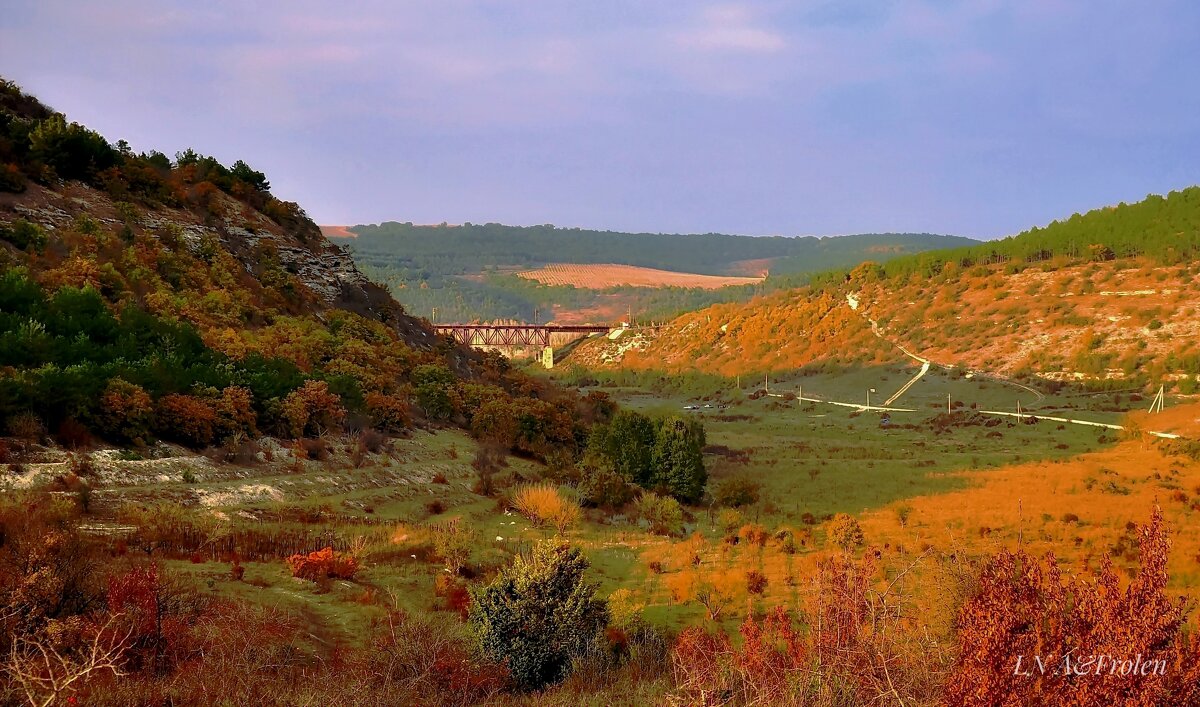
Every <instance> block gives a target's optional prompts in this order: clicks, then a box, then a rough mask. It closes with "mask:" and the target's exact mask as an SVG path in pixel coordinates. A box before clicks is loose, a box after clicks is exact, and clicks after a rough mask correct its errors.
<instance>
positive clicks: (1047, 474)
mask: <svg viewBox="0 0 1200 707" xmlns="http://www.w3.org/2000/svg"><path fill="white" fill-rule="evenodd" d="M914 370H915V369H912V368H908V367H890V368H883V367H881V368H872V369H862V370H855V371H829V372H818V373H814V374H811V375H801V374H796V375H794V376H790V377H784V376H775V377H772V378H771V379H770V380H769V381H768V385H769V388H770V391H771V393H772V394H771V395H767V396H758V397H756V396H755V393H754V391H755V390H757V389H759V388H761V387H762V380H761V379H760V380H758V381H755V382H754V384H751V382H750V381H747V380H742V381H741V386H742V387H741V390H739V389H738V387H737V381H736V380H733V381H725V380H721V379H717V378H705V377H694V378H689V379H678V380H664V379H658V378H655V377H652V376H645V375H643V376H642V377H640V379H635V378H629V377H625V378H617V379H608V380H595V379H592V378H588V377H582V378H581V377H579V376H578V374H572V373H570V372H566V373H562V374H559V375H560V376H561V378H562V380H563V381H565V382H568V383H585V384H589V385H588V386H587V387H588V389H595V390H601V391H604V392H607V393H608V394H610V395H611V396H612V397H613V398H614V399H615V400H616V401H617V402H619V403H620V404H621V405H622V406H626V407H629V408H632V409H636V410H639V411H642V412H646V413H653V414H669V413H676V414H681V415H692V416H697V417H699V418H700V419H701V420H702V421H703V422H704V425H705V429H706V433H707V442H708V445H709V446H708V449H707V453H706V463H707V466H708V469H709V473H710V478H709V489H710V491H711V490H713V489H717V488H719V487H720V486H721V485H722V483H723V482H726V481H727V480H729V479H748V480H751V481H752V482H753V484H754V485H755V486H757V494H756V495H757V500H756V501H754V502H752V503H748V504H745V505H743V506H741V507H739V508H736V509H726V508H720V507H717V506H715V505H707V506H699V507H692V508H690V509H688V513H687V516H686V517H685V523H684V527H683V533H682V534H681V535H679V536H676V537H664V536H661V535H654V534H651V533H649V532H648V531H647V530H646V529H645V528H644V527H643V526H639V525H638V524H637V523H635V522H632V521H631V520H629V519H628V518H627V517H626V516H624V515H622V513H621V512H620V511H618V512H615V513H613V514H609V513H604V512H602V511H600V510H598V509H589V510H587V511H586V512H585V514H584V516H583V519H582V521H581V522H580V523H579V524H577V525H576V526H575V527H573V528H571V529H569V530H567V531H566V533H565V535H566V537H567V538H568V539H569V540H570V541H571V542H573V543H575V544H577V545H579V546H581V547H582V548H583V549H584V550H585V553H586V556H587V558H588V559H589V561H590V562H591V564H592V569H591V570H590V575H591V578H592V580H593V581H595V582H598V583H599V585H600V589H601V594H602V595H605V596H609V595H612V594H613V593H614V592H618V590H624V591H622V592H621V595H620V596H621V598H622V601H623V602H626V603H628V604H630V605H632V606H634V607H639V608H641V609H642V611H643V613H644V615H645V616H646V617H647V618H648V619H649V620H651V621H653V622H656V623H658V624H660V625H665V626H669V627H673V628H679V627H682V626H684V625H688V624H694V623H697V622H701V623H702V622H704V621H706V620H708V618H707V617H708V615H709V611H708V608H707V607H705V606H703V605H702V604H701V603H700V602H699V601H697V600H696V599H697V596H698V594H700V593H701V592H702V591H703V590H709V591H708V596H714V595H715V596H716V597H717V598H716V599H715V600H714V602H713V603H714V605H716V606H717V607H718V612H717V615H716V618H715V619H714V621H715V622H716V623H720V624H722V625H724V626H725V627H726V628H729V629H732V628H734V627H736V624H737V623H738V622H739V621H740V620H741V618H742V617H744V616H745V615H746V612H747V611H758V610H761V609H762V608H764V607H767V606H772V605H776V604H789V605H795V604H797V603H798V602H799V601H801V599H802V598H803V595H804V594H805V593H806V592H807V591H810V590H811V586H810V582H809V580H808V579H807V578H808V577H810V576H811V575H812V572H813V569H814V566H815V564H814V563H815V562H816V561H817V560H818V559H819V558H820V557H822V556H824V555H825V554H827V553H829V552H831V551H834V548H833V546H832V545H831V543H830V542H829V541H828V540H827V532H826V527H827V521H828V520H829V519H830V518H831V517H832V516H833V515H834V514H838V513H846V514H850V515H852V516H854V517H855V518H856V519H857V520H858V521H859V523H860V524H861V527H862V529H863V531H864V536H865V537H864V543H863V547H865V548H873V549H872V550H870V551H875V550H874V549H878V552H879V557H880V573H881V574H880V577H881V578H885V577H887V576H889V575H894V574H896V573H899V572H900V571H902V570H903V569H904V568H905V567H908V566H909V565H910V564H916V565H918V567H917V568H916V569H914V570H913V571H912V572H911V580H912V581H913V586H914V589H913V591H914V595H915V596H918V597H919V596H920V595H921V593H922V592H921V588H922V586H923V585H925V584H926V583H928V584H929V586H930V587H932V586H934V583H935V582H937V581H939V580H937V579H936V578H937V577H938V576H941V575H944V574H945V573H947V572H949V573H951V574H953V573H954V571H955V570H954V567H946V566H945V564H946V561H945V558H946V557H947V556H951V555H953V554H954V553H955V551H956V550H963V551H964V552H963V553H962V555H963V557H967V556H970V555H975V554H978V553H980V552H983V551H987V550H994V549H996V548H998V547H999V546H1001V545H1012V544H1014V543H1017V542H1021V543H1023V544H1026V545H1028V546H1029V547H1031V548H1033V549H1035V550H1037V551H1038V552H1041V551H1043V550H1051V549H1052V550H1054V551H1055V552H1056V554H1057V555H1058V557H1060V558H1062V559H1063V560H1064V562H1077V561H1083V560H1084V559H1086V558H1091V559H1095V558H1097V557H1098V556H1100V555H1102V554H1105V553H1108V552H1111V551H1114V550H1115V551H1116V553H1117V556H1118V558H1117V559H1118V562H1119V563H1121V562H1125V563H1127V564H1132V562H1133V560H1135V559H1136V557H1134V556H1133V555H1131V554H1130V553H1131V552H1134V551H1133V550H1132V549H1131V548H1132V547H1133V544H1132V538H1131V535H1130V532H1131V531H1130V530H1129V529H1128V528H1127V527H1126V524H1127V523H1130V522H1141V521H1143V520H1144V519H1145V517H1147V516H1148V515H1149V512H1150V509H1151V507H1152V504H1153V503H1154V502H1155V501H1156V500H1157V501H1158V502H1159V503H1160V504H1163V505H1164V510H1165V511H1166V513H1167V516H1168V520H1170V521H1172V522H1173V523H1174V524H1175V525H1176V529H1177V536H1176V537H1177V550H1176V555H1177V557H1173V562H1174V565H1175V566H1174V567H1173V570H1174V572H1173V574H1174V585H1175V586H1176V587H1178V588H1180V589H1187V590H1195V589H1196V588H1197V587H1198V586H1200V572H1197V565H1196V561H1195V553H1196V550H1197V538H1196V533H1195V532H1194V531H1192V530H1189V529H1188V528H1187V522H1188V519H1189V518H1190V517H1191V515H1192V514H1193V512H1194V510H1193V509H1192V507H1191V506H1189V505H1188V503H1189V501H1190V499H1191V497H1192V496H1200V466H1198V465H1197V464H1196V463H1195V462H1193V461H1190V460H1187V459H1184V458H1181V457H1167V456H1163V455H1162V453H1161V452H1160V451H1159V445H1158V444H1157V443H1155V442H1146V441H1143V440H1140V439H1139V440H1124V441H1123V440H1122V436H1121V433H1120V432H1118V431H1114V430H1107V429H1103V428H1095V427H1086V426H1081V425H1072V424H1059V423H1052V422H1044V421H1043V422H1038V423H1036V424H1025V423H1021V422H1018V421H1016V420H1015V419H1012V418H997V417H995V416H986V415H981V414H978V413H976V412H975V411H973V409H972V408H973V407H975V408H978V409H981V410H982V409H1015V406H1016V402H1017V400H1021V401H1022V405H1023V407H1024V409H1027V410H1029V411H1030V412H1033V413H1042V414H1057V415H1062V416H1066V417H1076V418H1082V419H1091V420H1097V421H1106V422H1107V421H1117V420H1118V419H1120V415H1119V414H1118V413H1117V412H1115V410H1117V409H1120V408H1121V407H1122V406H1129V405H1130V404H1131V401H1130V400H1129V398H1128V396H1127V394H1121V393H1104V394H1088V395H1083V394H1070V393H1063V394H1058V395H1046V396H1045V397H1044V398H1043V399H1042V400H1040V401H1038V400H1036V399H1035V398H1034V396H1033V394H1032V393H1029V392H1027V391H1024V390H1021V389H1020V388H1016V387H1014V386H1012V385H1009V384H1006V383H1001V382H992V381H985V380H978V379H968V378H964V377H961V376H956V375H952V374H947V373H945V372H940V371H937V370H936V369H935V370H934V371H931V372H930V373H929V374H928V375H927V376H926V377H925V378H924V379H922V380H921V381H920V382H918V383H917V384H916V385H915V386H914V387H913V388H912V389H911V390H910V391H909V393H908V394H907V395H906V396H905V397H904V398H902V399H901V400H899V401H897V403H896V404H895V405H896V407H907V408H911V409H913V412H892V413H891V414H890V420H889V423H888V424H886V425H885V424H883V423H882V420H881V413H880V412H878V411H871V412H862V411H859V410H857V409H854V408H848V407H838V406H834V405H829V404H825V403H822V402H813V401H809V400H807V399H808V398H822V399H831V400H857V399H858V397H859V396H860V394H861V397H862V398H863V399H864V400H865V391H866V389H867V388H870V387H873V388H875V390H876V393H875V394H873V396H872V402H873V403H875V404H879V403H881V402H882V400H883V399H885V398H886V397H887V396H888V395H890V393H891V392H893V391H895V390H896V389H898V388H899V387H900V386H901V385H903V384H904V382H906V381H907V380H908V379H909V378H910V377H911V375H912V374H913V372H914ZM801 386H803V390H804V396H805V398H806V401H805V402H804V403H803V404H801V403H800V402H799V401H798V400H796V399H795V398H794V393H795V391H798V390H799V389H800V387H801ZM947 392H949V393H950V395H951V400H952V404H953V405H955V407H954V413H953V414H952V415H946V414H945V405H946V393H947ZM789 394H791V395H789ZM777 396H779V397H777ZM1136 403H1137V401H1136V400H1135V401H1134V402H1133V403H1132V404H1136ZM685 406H698V409H696V410H685V409H684V408H685ZM706 406H711V407H706ZM1146 424H1147V425H1149V424H1150V423H1146ZM331 451H333V452H334V456H333V458H334V459H345V458H346V457H347V455H345V454H338V453H337V452H338V450H337V449H336V445H335V448H334V449H333V450H331ZM474 454H475V443H474V442H473V441H472V440H471V439H470V438H468V437H467V436H466V435H465V434H462V433H460V432H456V431H453V430H439V431H438V432H437V434H430V433H429V432H425V431H417V432H414V433H413V434H412V436H411V437H409V438H407V439H399V440H395V441H394V442H393V443H392V448H391V450H390V452H387V453H381V454H376V455H370V456H369V457H368V458H367V459H365V460H363V463H362V466H360V467H354V466H351V465H350V464H348V463H345V462H341V463H335V462H332V461H327V462H315V461H303V462H293V463H291V464H290V465H285V466H281V465H280V464H274V465H272V464H265V465H260V466H259V467H258V469H259V470H260V471H261V475H258V476H256V475H255V473H256V472H255V471H254V469H255V467H250V468H248V469H245V468H243V469H239V470H238V471H237V473H236V474H235V475H233V476H225V475H223V474H225V471H226V467H224V466H215V467H212V473H211V474H205V473H200V474H198V475H196V476H193V477H190V478H187V479H186V480H185V478H179V479H169V480H166V481H164V480H163V479H161V478H157V477H156V478H154V479H147V480H145V483H139V482H137V480H136V479H133V480H130V481H129V482H128V483H126V484H125V485H123V486H120V487H110V488H109V489H108V490H106V491H104V492H102V493H101V494H100V498H99V500H100V502H106V501H116V500H117V498H123V499H127V500H137V501H139V502H141V503H144V504H150V506H149V507H152V508H161V507H160V506H157V505H154V501H155V499H162V498H164V497H168V498H170V497H174V498H176V499H181V500H184V502H185V505H193V506H194V507H193V508H191V509H189V510H186V511H178V510H176V511H174V512H178V513H182V514H184V515H188V514H197V513H198V514H201V515H211V516H213V517H214V518H223V519H228V521H229V522H228V524H227V527H228V526H236V527H250V528H252V529H256V530H257V531H259V532H268V533H269V532H276V531H278V532H294V533H310V534H313V535H314V538H315V537H316V536H317V535H319V534H321V533H326V534H327V535H326V537H329V538H333V539H334V540H335V545H336V546H337V547H339V548H352V547H355V546H357V547H359V548H361V553H360V554H361V556H362V557H363V558H364V562H363V565H362V568H361V570H360V572H359V574H358V576H357V577H356V579H355V581H354V582H345V581H333V582H331V583H327V584H325V585H314V584H313V583H311V582H305V581H302V580H297V579H293V578H292V576H291V573H290V572H289V570H288V568H287V567H286V565H284V564H283V563H282V562H279V561H264V562H255V561H252V560H250V561H246V562H244V566H245V567H246V570H245V576H244V578H243V581H241V582H237V581H233V580H231V579H230V577H229V571H228V570H229V566H228V563H227V562H218V561H209V557H208V556H205V557H203V558H193V560H194V561H192V562H189V561H187V560H176V561H172V563H171V564H172V566H173V568H174V569H177V570H178V571H179V574H180V575H181V576H184V577H187V578H189V579H190V581H192V582H194V583H195V584H196V585H197V586H199V587H201V588H203V589H204V590H205V591H210V592H213V593H215V594H220V595H228V596H236V597H238V598H242V599H248V600H250V601H253V602H255V603H260V604H262V605H264V606H272V607H277V608H279V609H282V610H284V611H289V612H293V613H296V614H298V615H301V616H303V617H305V619H306V620H307V621H308V622H309V623H310V624H311V625H312V626H313V627H314V628H313V629H312V633H313V639H314V640H317V641H321V642H330V641H332V642H336V641H350V642H353V641H354V640H355V637H356V636H361V635H362V634H363V633H364V631H365V629H366V627H368V626H369V625H370V622H371V621H372V619H373V618H375V617H378V616H379V615H381V614H382V612H383V607H384V606H392V605H399V606H401V607H405V608H407V609H409V610H413V611H427V610H429V609H431V608H433V609H436V608H442V607H443V605H444V604H445V601H444V598H443V597H439V596H437V595H436V591H435V584H436V582H437V579H438V577H439V576H440V575H443V574H445V570H444V569H443V567H442V565H441V564H440V563H439V561H438V559H437V557H436V553H435V552H434V551H433V548H432V540H431V537H432V536H431V533H430V529H436V528H438V527H444V526H445V525H446V524H448V523H451V522H454V523H458V524H461V526H462V527H464V528H467V529H468V531H469V533H470V538H471V549H470V554H469V561H468V568H469V569H468V571H469V573H470V574H474V575H475V576H477V577H478V576H486V575H487V574H488V573H490V572H491V571H492V570H494V569H495V568H497V567H499V566H501V565H503V564H504V563H506V562H507V561H508V558H509V557H511V555H512V554H514V553H516V552H520V551H521V550H523V549H526V548H528V547H530V546H531V545H532V543H534V542H535V541H537V540H539V539H544V538H548V537H552V536H554V535H556V534H557V531H555V530H553V529H552V528H548V527H541V528H539V527H536V526H534V525H533V524H532V523H530V522H529V520H527V519H526V518H524V517H522V516H520V515H518V514H516V513H515V512H513V511H508V510H505V509H504V503H503V502H500V501H498V500H497V499H495V498H488V497H484V496H482V495H479V494H477V493H473V492H472V486H473V485H474V483H475V481H476V479H477V472H476V470H475V469H474V468H473V467H472V460H473V457H474ZM504 464H505V465H504V466H503V467H501V469H500V471H499V473H498V476H497V479H498V484H499V486H500V488H501V494H500V495H501V497H503V496H504V494H505V493H506V491H505V489H507V492H511V491H512V489H514V488H517V487H519V486H520V485H521V484H522V483H526V482H533V481H537V480H539V479H541V478H542V477H543V475H544V473H545V469H544V468H543V467H541V466H540V465H538V464H535V463H533V462H530V461H527V460H523V459H519V458H515V457H509V458H508V459H507V460H506V461H505V462H504ZM1156 476H1157V479H1156ZM1172 494H1174V496H1172ZM1180 494H1183V499H1184V500H1182V501H1181V500H1179V499H1180V496H1179V495H1180ZM114 497H117V498H114ZM187 499H192V501H188V500H187ZM195 499H199V503H198V504H197V503H194V500H195ZM1172 499H1174V500H1172ZM162 512H166V511H162ZM1181 526H1182V527H1181ZM226 532H228V531H226ZM314 542H316V541H315V540H314ZM318 544H319V543H318ZM854 551H855V552H861V551H863V550H862V549H861V548H857V549H855V550H854ZM1122 553H1124V554H1122ZM935 557H936V558H939V559H936V560H935V559H931V558H935ZM751 572H756V573H758V574H760V575H761V576H762V577H763V578H765V586H762V587H759V588H757V590H756V591H754V592H751V591H750V589H749V584H748V582H747V576H748V573H751ZM937 586H939V587H941V586H943V585H942V584H938V585H937ZM939 594H942V592H940V591H938V592H930V593H929V596H927V597H926V599H929V600H931V601H932V600H943V599H945V597H939V596H935V595H939ZM440 615H442V616H444V617H445V618H446V621H447V622H449V623H453V622H454V621H455V618H454V617H455V616H456V615H455V614H454V613H452V612H442V613H441V614H440Z"/></svg>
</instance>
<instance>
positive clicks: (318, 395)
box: [283, 380, 346, 437]
mask: <svg viewBox="0 0 1200 707" xmlns="http://www.w3.org/2000/svg"><path fill="white" fill-rule="evenodd" d="M283 417H284V419H286V420H287V421H288V424H289V425H290V427H291V433H292V435H294V436H296V437H302V436H304V435H305V434H307V433H310V432H315V433H317V434H321V433H323V432H325V431H327V430H328V429H329V428H331V427H334V426H336V425H338V424H340V423H341V421H342V419H343V418H345V417H346V410H345V409H344V408H343V407H342V399H341V397H339V396H338V395H337V394H336V393H333V392H331V391H330V390H329V384H328V383H326V382H325V381H314V380H310V381H306V382H305V383H304V385H302V386H300V387H299V388H297V389H296V390H293V391H292V392H291V393H288V396H287V397H286V398H284V399H283Z"/></svg>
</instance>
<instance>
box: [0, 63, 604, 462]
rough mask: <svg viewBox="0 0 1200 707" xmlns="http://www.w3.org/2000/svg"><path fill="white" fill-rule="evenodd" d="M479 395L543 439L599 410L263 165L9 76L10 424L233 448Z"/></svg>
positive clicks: (369, 422) (6, 372)
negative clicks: (471, 322)
mask: <svg viewBox="0 0 1200 707" xmlns="http://www.w3.org/2000/svg"><path fill="white" fill-rule="evenodd" d="M485 402H487V403H488V404H489V405H491V406H492V407H491V408H489V409H491V410H493V412H499V413H500V418H496V419H501V418H502V419H505V420H507V419H508V417H507V416H509V415H510V414H511V415H522V416H523V417H521V419H522V420H523V421H525V420H529V421H531V422H529V424H530V425H534V426H539V427H538V429H539V431H538V432H536V433H530V434H529V435H525V437H523V438H522V441H521V442H520V444H521V445H523V447H522V451H524V452H528V453H529V454H531V455H534V456H537V455H540V454H542V453H543V452H545V451H546V450H549V449H554V450H560V451H561V450H564V449H566V450H575V449H576V447H577V446H578V445H577V440H579V439H580V438H581V437H582V435H583V434H584V431H585V430H584V429H583V425H584V424H585V422H584V421H586V420H588V419H590V418H589V414H590V410H591V409H592V408H591V406H590V404H585V403H584V402H583V401H581V400H579V399H577V397H576V396H574V395H572V394H568V393H566V392H565V391H562V390H559V389H556V388H553V387H551V386H549V385H545V384H542V383H540V382H538V381H533V380H531V379H529V378H527V377H526V376H524V375H523V374H521V373H520V372H518V371H515V370H513V369H511V368H510V367H509V366H508V365H507V363H506V362H505V361H503V360H502V359H499V358H498V357H494V356H484V355H481V354H478V353H475V352H472V351H470V350H468V349H466V348H465V347H461V346H457V345H455V344H453V343H452V342H450V341H448V340H447V339H445V338H443V337H438V336H436V335H435V334H434V332H433V330H432V329H431V328H430V327H429V326H428V324H427V323H424V322H421V321H419V320H417V319H416V318H414V317H412V316H409V315H408V314H407V313H405V312H404V311H403V310H402V308H401V307H400V306H399V305H398V304H397V303H396V302H395V301H394V300H393V299H392V298H391V297H390V296H389V295H388V294H387V293H386V292H385V291H384V290H383V289H382V288H380V287H379V286H377V285H375V284H373V283H371V282H369V281H368V280H367V279H366V278H365V277H364V276H363V275H362V274H361V273H360V272H359V271H358V269H357V268H356V267H355V265H354V263H353V262H352V260H351V259H350V258H349V257H348V256H347V255H346V253H345V252H344V251H342V250H341V249H340V248H338V247H337V246H334V245H332V244H330V243H329V242H328V241H326V240H325V239H324V238H323V237H322V235H321V233H320V230H319V229H318V227H317V226H316V224H314V223H313V222H312V221H311V220H310V219H309V218H308V217H307V216H306V215H305V213H304V211H303V210H302V209H301V208H300V207H299V206H298V205H297V204H294V203H289V202H285V201H282V200H280V199H278V198H276V197H275V196H273V195H272V194H271V191H270V183H269V182H268V181H267V178H266V176H265V175H264V174H263V173H262V172H258V171H257V170H254V169H252V168H251V167H249V166H248V165H247V164H245V163H244V162H242V161H238V162H236V163H235V164H234V165H233V166H232V167H227V166H225V165H222V164H221V163H220V162H218V161H217V160H215V159H213V158H211V157H206V156H204V155H201V154H198V153H196V152H195V151H193V150H190V149H189V150H185V151H182V152H178V153H176V155H175V159H173V160H172V159H171V158H168V157H167V156H166V155H164V154H163V153H160V152H149V153H140V154H138V153H134V152H133V151H132V150H130V149H129V146H128V145H127V144H126V143H125V142H124V141H118V142H117V143H116V144H115V145H114V144H110V143H109V142H108V141H107V140H106V139H105V138H104V137H103V136H101V135H99V134H98V133H96V132H94V131H92V130H89V129H88V128H86V127H85V126H82V125H79V124H78V123H70V122H68V121H67V120H66V118H65V117H64V116H63V115H61V114H59V113H56V112H54V111H53V110H51V109H50V108H48V107H47V106H45V105H43V104H41V103H40V102H39V101H37V99H35V98H33V97H32V96H29V95H27V94H25V93H24V92H23V91H22V90H21V89H20V88H18V87H17V86H15V85H13V84H11V83H9V82H6V81H3V80H2V79H0V434H3V433H5V432H7V433H9V434H12V435H15V436H19V437H21V438H23V439H28V440H31V441H34V442H40V441H42V440H44V439H45V438H46V436H47V435H53V436H55V437H57V438H58V440H59V441H60V442H61V443H62V444H64V445H70V446H80V445H86V444H88V443H89V441H90V440H91V439H92V437H93V435H95V436H100V437H102V438H104V439H107V440H109V441H111V442H114V443H118V444H122V445H129V446H133V447H138V448H143V449H144V448H146V447H148V446H149V445H151V444H152V443H153V442H154V441H155V440H158V439H161V440H168V441H173V442H178V443H181V444H184V445H188V446H191V447H198V448H200V447H207V446H209V445H215V446H221V445H223V446H226V447H228V446H229V445H233V446H232V447H229V448H230V449H236V448H237V447H238V445H240V444H241V443H242V442H243V441H246V440H251V439H254V438H255V437H256V436H257V435H262V434H268V435H276V436H279V437H288V438H300V437H308V436H312V435H323V434H325V433H327V432H334V431H338V430H344V431H350V430H354V431H364V430H367V429H368V428H375V429H376V431H381V432H403V431H404V430H405V429H406V428H408V427H410V426H412V425H414V424H428V425H431V426H438V425H442V424H457V425H460V426H463V427H466V428H468V429H473V428H471V424H472V415H473V413H474V412H475V411H476V410H478V409H479V408H481V407H487V406H486V405H484V403H485ZM512 428H513V429H516V423H515V422H514V423H513V424H512ZM508 441H509V443H510V445H514V444H517V442H515V441H512V440H508Z"/></svg>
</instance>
